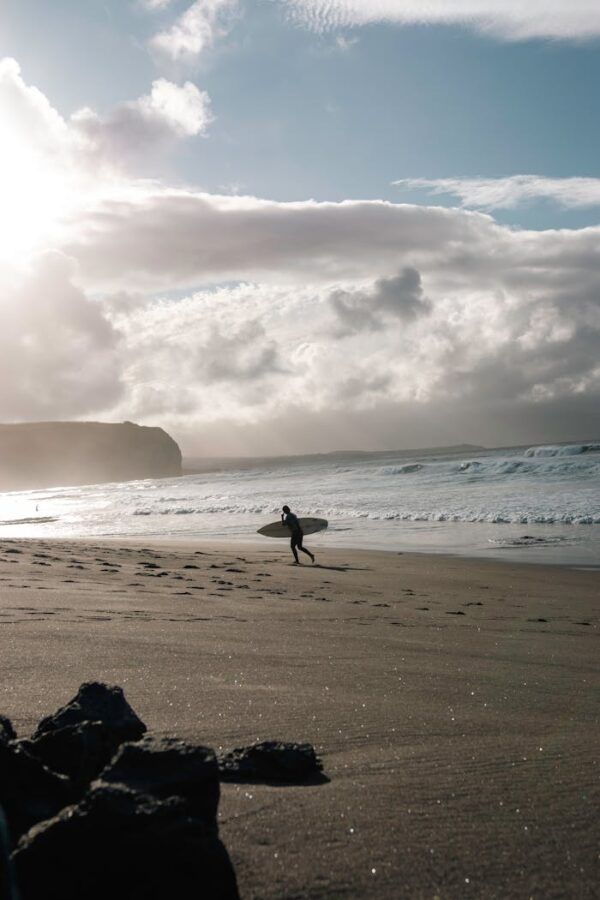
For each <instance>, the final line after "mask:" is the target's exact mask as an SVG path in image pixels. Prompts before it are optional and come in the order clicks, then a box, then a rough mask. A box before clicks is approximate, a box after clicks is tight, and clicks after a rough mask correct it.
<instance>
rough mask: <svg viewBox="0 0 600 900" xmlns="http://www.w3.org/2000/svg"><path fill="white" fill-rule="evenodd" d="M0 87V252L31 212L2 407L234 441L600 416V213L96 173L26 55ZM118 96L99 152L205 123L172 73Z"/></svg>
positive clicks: (331, 443) (445, 432) (462, 433)
mask: <svg viewBox="0 0 600 900" xmlns="http://www.w3.org/2000/svg"><path fill="white" fill-rule="evenodd" d="M180 101H181V103H180ZM0 102H3V103H4V109H5V110H6V117H5V118H4V113H3V120H2V121H3V123H4V122H8V123H9V124H10V125H11V126H13V125H14V128H13V127H11V128H8V129H7V141H6V142H4V143H2V144H0V157H1V158H2V160H3V161H4V163H5V164H6V167H5V168H4V169H3V168H2V167H0V174H3V175H4V181H3V187H4V188H5V189H6V193H5V194H4V195H3V200H5V206H4V207H2V208H1V209H0V212H1V214H2V215H3V216H4V219H1V218H0V226H1V228H2V242H1V249H2V250H3V251H5V250H6V247H9V248H10V243H9V241H10V239H11V238H12V236H13V234H14V233H15V232H19V227H18V226H19V222H21V223H22V225H23V228H25V229H30V230H31V229H32V228H33V227H34V225H35V228H36V229H39V230H38V231H37V232H36V234H37V238H36V252H35V253H33V251H31V248H28V249H27V251H26V252H25V251H23V253H22V254H21V256H20V258H19V260H18V263H19V265H18V268H17V265H16V261H15V262H14V263H13V261H12V250H11V252H10V253H9V254H8V257H9V258H10V259H11V262H10V263H7V264H6V265H5V266H4V267H3V269H0V278H1V280H2V283H1V284H0V304H1V305H2V324H3V329H2V334H1V335H0V374H1V375H2V376H3V377H2V380H1V383H0V384H1V386H0V416H2V417H3V418H6V419H15V418H31V419H35V418H58V417H73V416H79V417H81V416H88V415H89V416H93V415H98V414H101V415H102V417H103V418H111V419H116V420H123V419H135V420H138V421H140V422H143V423H147V424H160V425H163V426H164V427H167V428H169V429H170V430H171V431H172V432H173V434H174V435H175V436H176V437H177V438H179V439H181V440H182V442H183V444H184V448H185V449H186V450H187V452H192V451H196V452H198V451H202V452H219V451H221V452H223V451H226V452H237V453H244V452H245V453H249V452H255V453H258V452H265V451H268V452H285V451H288V452H289V451H296V452H302V451H304V450H308V449H316V450H327V449H335V448H336V447H339V446H353V445H354V446H371V447H378V446H379V447H385V446H386V445H387V446H392V445H396V446H402V445H404V446H407V445H409V444H413V445H415V444H417V445H418V444H419V443H421V444H422V443H438V444H444V443H454V442H459V441H461V440H472V441H480V442H483V443H486V442H489V443H498V444H506V443H510V442H511V441H519V440H530V439H540V440H560V439H565V440H567V439H569V438H573V437H575V436H577V435H579V436H582V437H593V436H594V433H595V432H596V433H597V431H598V430H599V429H600V421H599V413H598V410H599V409H600V364H599V363H598V359H600V274H599V273H600V265H599V262H600V227H590V228H582V229H577V230H566V229H565V230H547V231H527V230H523V229H521V230H519V229H511V228H507V227H504V226H501V225H499V224H498V223H497V222H496V221H495V220H494V219H493V218H492V216H491V215H487V214H483V213H481V212H472V211H468V210H464V209H446V208H443V207H439V206H437V207H434V206H432V207H425V206H415V205H410V204H400V203H389V202H385V201H381V200H347V201H343V202H336V203H334V202H331V203H327V202H316V201H312V200H306V201H298V202H293V203H284V202H277V201H273V200H264V199H261V198H257V197H248V196H220V195H211V194H207V193H200V192H197V191H193V190H182V189H180V190H174V189H171V188H168V187H166V186H163V185H161V184H160V183H158V182H151V181H143V180H140V179H139V178H138V177H137V175H136V176H135V177H134V176H128V175H127V172H126V171H125V170H121V171H118V170H117V169H116V168H115V169H114V171H113V170H112V169H111V167H110V165H109V164H108V163H107V166H106V168H107V170H108V171H106V172H105V171H104V169H100V168H98V170H95V169H93V168H92V167H91V165H90V160H92V159H94V156H93V153H91V151H89V152H88V151H86V152H83V150H82V146H83V145H84V144H85V142H84V141H83V137H82V130H81V125H78V124H77V123H76V122H74V121H72V120H69V119H64V118H62V117H61V116H60V115H59V114H58V113H57V112H56V111H55V110H54V109H53V107H52V106H51V104H50V103H49V102H48V101H47V99H46V98H45V97H44V96H43V94H41V92H39V91H37V90H36V89H35V88H33V87H31V86H28V85H26V84H25V83H24V81H23V79H22V77H21V75H20V72H19V70H18V66H17V65H16V64H15V63H14V62H8V63H5V64H3V65H0ZM124 108H125V109H124V111H121V112H119V114H117V113H116V112H115V113H114V115H113V114H112V113H107V114H106V115H104V116H99V115H96V116H93V117H92V120H91V121H93V123H95V127H97V131H96V132H94V134H95V135H96V136H95V137H93V136H88V137H87V140H89V142H90V144H91V146H92V147H96V148H103V147H104V148H107V149H106V150H105V154H106V156H107V157H110V153H111V152H112V149H114V147H115V146H116V145H117V144H118V142H119V141H120V140H123V141H124V142H125V144H126V145H127V146H134V147H139V146H140V141H139V140H138V133H139V132H138V129H139V130H141V132H142V134H144V135H146V137H147V147H149V146H150V145H152V144H153V143H158V144H160V143H161V141H162V140H163V137H164V132H163V126H164V128H165V129H166V130H167V132H168V133H169V134H171V133H172V134H173V135H174V136H175V137H179V136H185V135H186V134H188V133H190V132H194V129H195V128H196V127H197V123H198V118H195V114H194V112H193V108H194V104H193V103H192V112H190V109H189V107H188V105H187V101H186V98H185V97H183V96H181V95H180V94H179V93H177V92H176V93H175V94H173V93H171V92H170V90H166V91H165V92H164V93H161V91H156V92H155V91H154V90H153V91H152V92H151V93H150V94H148V95H147V97H145V98H141V100H140V101H138V102H136V101H134V102H133V103H132V104H125V105H124ZM118 109H119V110H122V107H119V108H118ZM155 117H156V118H158V120H159V121H160V127H158V126H156V122H155V121H154V119H155ZM148 119H149V120H151V123H152V124H150V125H149V124H148ZM140 120H141V121H140ZM194 123H196V124H194ZM155 126H156V127H158V134H157V132H156V131H155V130H154V129H155ZM115 132H116V133H117V134H118V135H119V137H118V138H116V137H115V136H114V135H115ZM132 132H133V135H132ZM102 135H104V136H107V137H106V138H105V137H103V136H102ZM9 138H10V140H11V141H13V143H12V144H10V145H9V144H8V143H7V142H8V139H9ZM103 141H105V143H103ZM141 144H142V145H143V141H141ZM7 148H8V149H7ZM111 148H112V149H111ZM88 150H89V148H88ZM95 152H96V154H98V153H99V152H100V150H99V149H96V151H95ZM3 154H4V155H3ZM30 163H31V165H30ZM35 173H38V174H37V176H36V175H35ZM41 175H43V178H42V177H41ZM34 177H36V178H37V179H38V180H37V181H35V180H34V183H35V185H36V190H35V191H31V190H30V186H29V180H30V179H31V178H34ZM13 185H14V188H13ZM67 188H68V191H67ZM10 190H13V193H12V194H11V193H10ZM28 192H29V193H28ZM65 193H67V195H68V200H69V202H68V204H67V205H66V206H65V203H64V197H65ZM7 196H8V197H13V200H14V202H13V203H11V205H9V206H6V197H7ZM40 196H42V198H43V200H44V205H42V206H41V207H39V206H38V207H36V206H35V205H34V201H35V202H37V201H38V200H39V197H40ZM57 198H58V199H57ZM59 201H60V202H59ZM55 203H58V205H57V206H54V205H53V204H55ZM23 206H25V208H26V216H24V217H23V218H22V219H21V220H20V219H19V214H20V213H21V211H22V208H23ZM65 210H66V211H65ZM44 211H46V212H44ZM42 213H44V214H43V215H42ZM46 213H48V215H46ZM50 213H51V215H50ZM59 214H60V217H59V221H60V228H56V229H55V228H54V227H50V226H51V225H52V222H54V221H55V220H56V217H57V216H59ZM53 217H54V218H53ZM40 223H41V225H40ZM49 223H50V224H49ZM42 226H43V227H42ZM27 234H29V232H27ZM39 246H42V247H44V248H46V249H47V250H48V251H50V252H46V253H42V254H41V255H40V254H39V252H37V251H38V250H39ZM215 285H217V286H216V287H215ZM176 289H177V291H183V290H185V291H186V293H187V294H188V296H186V297H184V298H183V299H181V298H179V296H178V298H177V299H173V298H174V295H175V290H176ZM161 291H164V292H165V296H164V298H162V299H161V298H160V293H161ZM92 298H93V299H92ZM103 298H104V299H103Z"/></svg>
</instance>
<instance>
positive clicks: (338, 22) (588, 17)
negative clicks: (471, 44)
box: [280, 0, 600, 40]
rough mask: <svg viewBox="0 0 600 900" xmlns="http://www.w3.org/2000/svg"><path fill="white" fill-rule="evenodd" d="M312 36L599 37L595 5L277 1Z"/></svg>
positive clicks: (559, 0)
mask: <svg viewBox="0 0 600 900" xmlns="http://www.w3.org/2000/svg"><path fill="white" fill-rule="evenodd" d="M280 2H281V3H282V4H284V5H285V6H286V7H287V8H288V10H289V11H290V13H291V15H292V16H293V18H295V19H296V20H297V21H300V22H301V23H302V24H305V25H307V26H309V27H311V28H314V29H315V30H317V31H323V30H328V29H335V28H342V27H349V26H359V25H368V24H371V23H374V22H394V23H397V24H398V25H415V24H423V25H463V26H468V27H471V28H475V29H477V30H478V31H483V32H489V33H490V34H493V35H495V36H498V37H502V38H505V39H509V40H524V39H528V38H561V39H582V38H583V39H585V38H598V37H600V6H599V5H598V3H597V2H596V0H571V2H565V0H529V2H528V3H523V2H522V0H428V2H427V3H423V2H422V0H280Z"/></svg>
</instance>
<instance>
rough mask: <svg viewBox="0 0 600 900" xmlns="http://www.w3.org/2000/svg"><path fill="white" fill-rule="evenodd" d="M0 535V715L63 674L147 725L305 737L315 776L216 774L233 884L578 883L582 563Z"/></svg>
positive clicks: (584, 764) (259, 893) (589, 743)
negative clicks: (122, 698)
mask: <svg viewBox="0 0 600 900" xmlns="http://www.w3.org/2000/svg"><path fill="white" fill-rule="evenodd" d="M318 562H319V563H321V565H318V566H315V567H311V566H310V565H306V566H301V567H293V566H291V565H290V556H289V550H288V549H287V547H286V546H283V545H280V544H279V543H277V542H272V543H271V544H268V545H267V544H265V549H264V550H263V549H260V548H255V547H233V546H229V547H227V546H225V545H221V546H219V545H216V544H213V545H207V544H203V543H194V544H191V543H190V544H188V545H187V546H186V545H183V544H173V543H169V544H167V543H163V544H160V543H153V544H152V545H150V544H145V545H142V544H139V543H138V544H136V543H134V542H130V543H126V542H119V543H115V542H110V543H109V542H101V541H98V542H89V541H87V542H85V543H84V542H77V541H71V542H67V541H3V542H1V543H0V654H1V655H0V659H1V666H2V682H1V685H2V686H1V689H0V690H1V693H0V713H3V714H5V715H8V716H10V717H11V719H12V720H13V723H14V724H15V726H16V727H17V730H18V731H19V733H20V734H26V733H27V732H28V731H29V730H31V729H32V727H33V726H34V724H35V723H36V722H37V721H38V720H39V718H40V717H41V716H43V715H46V714H48V713H50V712H52V711H53V710H54V709H56V707H58V706H59V705H61V704H63V703H64V702H66V701H67V700H69V699H70V698H71V696H72V695H73V694H74V693H75V692H76V690H77V688H78V686H79V684H80V683H81V682H82V681H87V680H96V679H97V680H103V681H108V682H111V683H116V684H120V685H122V686H123V687H124V689H125V692H126V696H127V698H128V700H129V701H130V703H131V704H132V705H133V707H134V708H135V709H136V711H137V712H138V713H139V714H140V715H141V717H142V718H143V719H144V721H145V722H146V724H147V725H148V728H149V730H150V731H151V732H154V733H157V734H169V735H173V734H174V735H177V736H179V737H181V738H184V739H186V740H190V741H196V742H202V743H206V744H209V745H211V746H214V747H216V748H231V747H234V746H239V745H241V744H247V743H249V742H253V741H255V740H266V739H270V738H279V739H282V740H298V741H310V742H311V743H313V744H314V745H315V747H316V749H317V751H318V752H319V754H320V755H321V757H322V760H323V764H324V769H325V772H326V774H327V776H328V777H329V779H330V781H329V783H327V784H322V785H314V786H304V787H272V786H267V785H252V786H249V785H234V784H226V785H223V788H222V800H221V806H220V828H221V835H222V838H223V840H224V842H225V844H226V845H227V848H228V850H229V852H230V855H231V858H232V860H233V863H234V865H235V868H236V871H237V875H238V880H239V885H240V890H241V894H242V897H243V898H244V900H250V898H256V900H258V898H284V897H285V898H304V897H307V898H324V897H328V898H337V897H343V898H346V897H352V898H357V900H358V898H366V897H382V898H398V897H416V898H421V897H423V898H425V897H428V898H432V897H436V896H437V897H442V898H454V897H456V898H459V897H460V898H463V897H466V898H468V897H498V898H505V897H524V898H526V897H535V898H548V897H593V896H597V893H596V891H597V878H598V871H597V848H598V837H599V829H598V824H597V820H598V816H597V810H598V807H599V800H600V797H599V791H598V765H597V762H598V746H600V741H599V738H600V729H599V727H598V714H599V708H598V696H599V694H598V686H599V684H598V682H599V679H598V666H597V661H598V643H597V640H598V623H599V615H598V609H599V606H600V590H599V589H600V575H599V574H598V572H591V571H577V570H570V569H566V568H561V567H543V566H533V565H530V566H528V565H516V564H509V563H498V562H491V561H480V560H477V561H473V560H468V559H459V558H451V557H443V556H425V555H416V554H410V555H409V554H395V553H383V552H381V553H379V552H375V551H355V550H352V551H344V550H327V551H323V552H321V553H320V554H319V560H318Z"/></svg>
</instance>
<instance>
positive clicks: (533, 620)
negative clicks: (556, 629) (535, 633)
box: [527, 619, 548, 622]
mask: <svg viewBox="0 0 600 900" xmlns="http://www.w3.org/2000/svg"><path fill="white" fill-rule="evenodd" d="M527 621H528V622H547V621H548V619H527Z"/></svg>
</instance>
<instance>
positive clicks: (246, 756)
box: [219, 741, 326, 784]
mask: <svg viewBox="0 0 600 900" xmlns="http://www.w3.org/2000/svg"><path fill="white" fill-rule="evenodd" d="M219 772H220V776H221V780H222V781H265V782H267V783H268V782H280V783H283V784H299V783H302V782H307V781H308V782H311V781H325V780H326V779H325V776H324V775H323V774H322V766H321V762H320V760H319V758H318V757H317V755H316V753H315V751H314V748H313V746H312V745H311V744H289V743H285V742H284V741H263V742H262V743H260V744H253V745H252V746H251V747H239V748H237V749H235V750H232V751H231V752H230V753H226V754H225V755H224V756H221V757H220V758H219Z"/></svg>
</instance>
